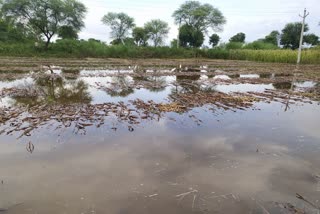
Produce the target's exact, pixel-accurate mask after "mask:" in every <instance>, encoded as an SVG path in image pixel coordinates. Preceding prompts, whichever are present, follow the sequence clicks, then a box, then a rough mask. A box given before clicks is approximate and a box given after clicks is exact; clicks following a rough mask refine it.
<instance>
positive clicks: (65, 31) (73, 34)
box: [58, 26, 78, 39]
mask: <svg viewBox="0 0 320 214" xmlns="http://www.w3.org/2000/svg"><path fill="white" fill-rule="evenodd" d="M58 36H59V37H60V38H61V39H78V32H77V31H76V30H75V29H74V28H73V27H71V26H61V27H60V29H59V31H58Z"/></svg>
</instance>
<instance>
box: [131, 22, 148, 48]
mask: <svg viewBox="0 0 320 214" xmlns="http://www.w3.org/2000/svg"><path fill="white" fill-rule="evenodd" d="M132 37H133V39H134V42H135V43H136V45H138V46H147V45H148V40H149V35H148V32H147V31H146V30H145V29H144V28H143V27H135V28H134V29H133V30H132Z"/></svg>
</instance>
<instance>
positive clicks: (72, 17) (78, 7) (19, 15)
mask: <svg viewBox="0 0 320 214" xmlns="http://www.w3.org/2000/svg"><path fill="white" fill-rule="evenodd" d="M2 9H3V12H4V14H5V16H9V17H13V18H15V19H16V22H18V23H22V24H27V25H28V26H29V27H30V28H32V29H33V30H34V31H35V32H37V33H39V34H41V35H42V36H44V37H45V40H46V43H45V47H46V49H47V48H48V46H49V44H50V41H51V39H52V37H53V36H54V35H56V34H57V33H58V32H59V29H60V28H61V27H62V26H70V27H72V28H73V29H76V30H80V29H81V28H82V27H83V26H84V22H83V19H84V16H85V13H86V11H87V9H86V7H85V6H84V4H82V3H81V2H78V1H77V0H4V3H3V6H2Z"/></svg>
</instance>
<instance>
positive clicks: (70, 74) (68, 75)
mask: <svg viewBox="0 0 320 214" xmlns="http://www.w3.org/2000/svg"><path fill="white" fill-rule="evenodd" d="M61 75H62V76H63V77H64V78H65V79H67V80H75V79H78V77H79V75H80V70H66V69H64V70H62V72H61Z"/></svg>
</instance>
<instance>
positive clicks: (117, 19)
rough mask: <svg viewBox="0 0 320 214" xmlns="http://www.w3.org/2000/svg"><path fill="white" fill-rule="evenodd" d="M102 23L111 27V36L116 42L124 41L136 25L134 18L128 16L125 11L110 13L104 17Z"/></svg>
mask: <svg viewBox="0 0 320 214" xmlns="http://www.w3.org/2000/svg"><path fill="white" fill-rule="evenodd" d="M101 21H102V23H103V24H105V25H107V26H109V27H110V28H111V38H113V39H114V40H115V41H116V42H114V43H115V44H117V43H119V42H121V43H122V44H125V43H124V39H126V38H127V36H128V34H129V31H130V30H131V29H132V28H133V27H134V26H135V24H134V18H132V17H130V16H128V15H127V14H125V13H112V12H110V13H108V14H107V15H105V16H103V17H102V20H101Z"/></svg>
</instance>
